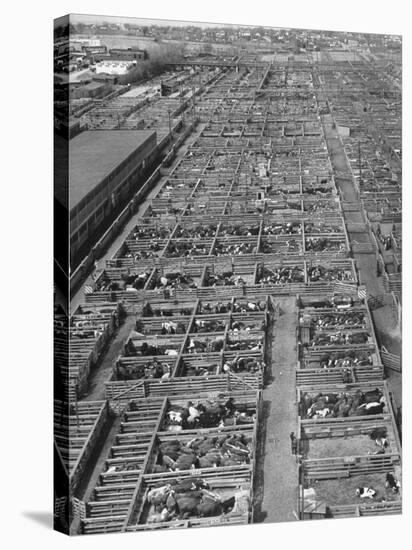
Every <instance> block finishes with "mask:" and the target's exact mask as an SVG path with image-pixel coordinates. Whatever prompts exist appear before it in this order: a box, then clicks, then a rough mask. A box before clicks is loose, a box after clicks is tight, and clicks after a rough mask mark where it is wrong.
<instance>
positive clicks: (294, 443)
mask: <svg viewBox="0 0 412 550" xmlns="http://www.w3.org/2000/svg"><path fill="white" fill-rule="evenodd" d="M289 437H290V444H291V450H292V454H294V455H295V454H297V452H298V440H297V439H296V436H295V433H294V432H290V436H289Z"/></svg>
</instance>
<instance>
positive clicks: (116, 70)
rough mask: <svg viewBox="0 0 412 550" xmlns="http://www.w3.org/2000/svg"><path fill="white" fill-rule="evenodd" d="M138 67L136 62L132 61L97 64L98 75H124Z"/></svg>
mask: <svg viewBox="0 0 412 550" xmlns="http://www.w3.org/2000/svg"><path fill="white" fill-rule="evenodd" d="M134 65H136V63H135V62H130V61H101V62H100V63H97V64H96V74H100V73H105V74H115V75H123V74H127V73H128V71H129V70H130V69H131V68H132V67H133V66H134Z"/></svg>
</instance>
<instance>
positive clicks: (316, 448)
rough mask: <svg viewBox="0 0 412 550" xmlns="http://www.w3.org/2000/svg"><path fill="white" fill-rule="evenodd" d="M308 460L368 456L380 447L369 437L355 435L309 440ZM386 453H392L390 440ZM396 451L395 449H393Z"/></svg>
mask: <svg viewBox="0 0 412 550" xmlns="http://www.w3.org/2000/svg"><path fill="white" fill-rule="evenodd" d="M307 443H308V452H307V458H309V459H311V458H329V457H330V458H331V457H335V456H359V455H366V454H368V451H369V452H370V453H371V454H372V453H375V452H376V451H377V450H378V449H379V447H378V446H377V445H376V443H375V441H372V440H371V439H370V438H369V436H367V435H355V436H351V437H347V438H344V437H330V438H324V439H310V440H307ZM388 443H389V446H388V447H387V448H386V449H385V452H386V453H391V452H392V450H391V445H390V438H388ZM393 451H395V449H393Z"/></svg>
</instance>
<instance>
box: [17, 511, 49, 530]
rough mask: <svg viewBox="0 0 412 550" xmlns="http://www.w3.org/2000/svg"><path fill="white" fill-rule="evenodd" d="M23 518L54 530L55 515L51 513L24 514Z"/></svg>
mask: <svg viewBox="0 0 412 550" xmlns="http://www.w3.org/2000/svg"><path fill="white" fill-rule="evenodd" d="M22 516H24V517H25V518H27V519H31V520H32V521H34V522H35V523H37V524H38V525H41V526H42V527H47V528H48V529H52V528H53V514H52V513H51V512H23V513H22Z"/></svg>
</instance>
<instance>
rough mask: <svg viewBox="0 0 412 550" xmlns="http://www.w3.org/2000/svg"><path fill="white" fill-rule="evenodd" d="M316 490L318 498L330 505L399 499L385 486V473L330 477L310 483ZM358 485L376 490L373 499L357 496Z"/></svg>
mask: <svg viewBox="0 0 412 550" xmlns="http://www.w3.org/2000/svg"><path fill="white" fill-rule="evenodd" d="M310 486H311V487H312V488H313V489H315V491H316V497H317V500H321V501H324V502H326V504H327V505H329V506H334V505H338V504H360V503H361V502H365V501H366V503H370V502H373V501H379V500H382V499H384V500H391V501H392V500H399V495H396V494H394V493H393V492H392V491H391V490H387V489H386V487H385V474H384V473H379V474H368V475H361V476H354V477H350V478H348V479H330V480H322V481H317V482H315V483H312V484H311V485H310ZM358 487H371V488H372V489H374V490H375V491H376V497H375V498H374V499H373V501H372V499H361V498H359V497H358V496H356V493H355V491H356V489H357V488H358Z"/></svg>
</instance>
